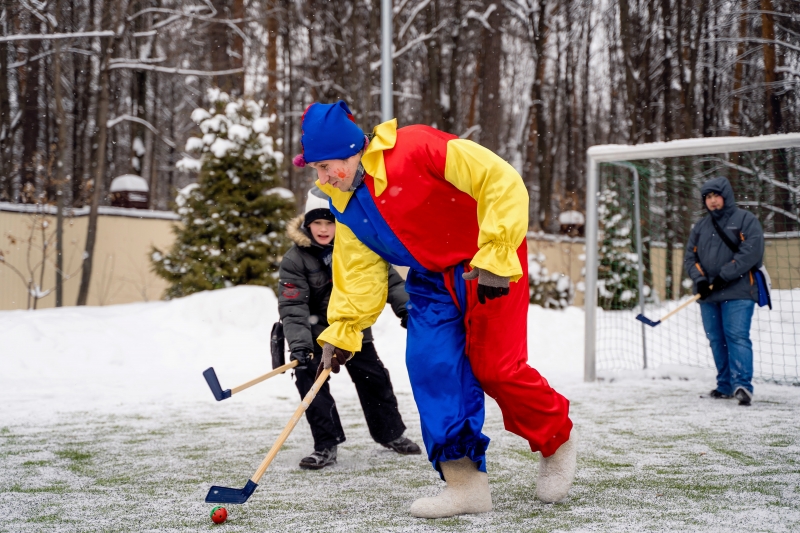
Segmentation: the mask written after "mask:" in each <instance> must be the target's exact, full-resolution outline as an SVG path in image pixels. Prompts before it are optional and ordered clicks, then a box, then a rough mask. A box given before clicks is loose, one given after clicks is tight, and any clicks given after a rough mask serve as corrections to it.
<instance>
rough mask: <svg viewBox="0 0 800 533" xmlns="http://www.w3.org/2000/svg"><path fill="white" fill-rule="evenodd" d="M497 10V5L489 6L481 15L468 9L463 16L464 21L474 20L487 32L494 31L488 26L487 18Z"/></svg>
mask: <svg viewBox="0 0 800 533" xmlns="http://www.w3.org/2000/svg"><path fill="white" fill-rule="evenodd" d="M495 9H497V5H495V4H490V5H489V7H487V8H486V11H484V12H483V15H481V14H480V13H478V12H477V11H475V10H474V9H470V10H469V11H467V14H466V15H464V18H465V19H475V20H477V21H478V22H480V23H481V25H482V26H483V27H484V28H486V29H487V30H489V31H494V28H492V26H491V25H490V24H489V16H490V15H491V14H492V13H493V12H494V10H495Z"/></svg>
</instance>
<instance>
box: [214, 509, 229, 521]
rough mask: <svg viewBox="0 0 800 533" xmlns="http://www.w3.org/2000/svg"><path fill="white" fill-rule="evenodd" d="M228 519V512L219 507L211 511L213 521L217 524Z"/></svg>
mask: <svg viewBox="0 0 800 533" xmlns="http://www.w3.org/2000/svg"><path fill="white" fill-rule="evenodd" d="M227 519H228V511H227V509H225V508H224V507H220V506H219V505H218V506H216V507H214V508H213V509H211V521H212V522H214V523H215V524H221V523H223V522H224V521H225V520H227Z"/></svg>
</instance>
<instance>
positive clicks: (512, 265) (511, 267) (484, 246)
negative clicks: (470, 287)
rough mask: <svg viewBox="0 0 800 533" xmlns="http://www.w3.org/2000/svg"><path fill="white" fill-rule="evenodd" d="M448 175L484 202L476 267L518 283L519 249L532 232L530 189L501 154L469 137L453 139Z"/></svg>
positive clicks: (475, 197)
mask: <svg viewBox="0 0 800 533" xmlns="http://www.w3.org/2000/svg"><path fill="white" fill-rule="evenodd" d="M444 177H445V179H446V180H447V181H449V182H450V183H452V184H453V185H454V186H455V187H456V188H457V189H458V190H460V191H463V192H465V193H467V194H469V195H470V196H471V197H473V198H474V199H475V201H476V202H477V203H478V228H479V230H478V231H479V233H478V248H479V251H478V253H477V254H475V256H474V257H473V258H472V261H470V266H472V267H473V268H474V267H477V268H482V269H484V270H488V271H489V272H491V273H493V274H497V275H498V276H505V277H509V278H511V281H517V280H518V279H519V278H521V277H522V266H521V265H520V264H519V258H518V257H517V248H519V245H520V243H522V241H523V240H524V239H525V234H526V233H527V231H528V191H527V189H526V188H525V184H524V183H523V182H522V178H521V177H520V175H519V174H518V173H517V171H516V170H514V167H512V166H511V165H509V164H508V163H507V162H505V161H504V160H503V159H501V158H500V157H499V156H498V155H497V154H495V153H494V152H492V151H491V150H488V149H486V148H484V147H483V146H481V145H479V144H476V143H474V142H472V141H468V140H465V139H453V140H451V141H450V142H448V143H447V163H446V165H445V169H444Z"/></svg>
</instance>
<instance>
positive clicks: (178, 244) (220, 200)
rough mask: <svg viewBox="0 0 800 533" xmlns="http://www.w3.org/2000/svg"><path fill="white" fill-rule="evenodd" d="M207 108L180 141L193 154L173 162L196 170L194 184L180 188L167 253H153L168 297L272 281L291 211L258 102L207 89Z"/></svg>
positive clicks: (196, 115)
mask: <svg viewBox="0 0 800 533" xmlns="http://www.w3.org/2000/svg"><path fill="white" fill-rule="evenodd" d="M208 99H209V100H210V101H211V104H212V106H211V109H209V110H205V109H202V108H199V109H196V110H195V111H194V112H193V113H192V120H193V121H194V122H196V123H197V124H198V125H199V126H200V131H201V132H202V136H201V137H192V138H190V139H189V140H188V141H187V143H186V150H187V151H190V152H191V151H197V152H200V159H192V158H184V159H183V160H181V161H180V162H179V163H178V167H179V168H180V169H182V170H186V171H192V170H194V171H199V172H200V174H199V177H198V180H197V183H195V184H192V185H189V186H188V187H185V188H184V189H183V190H181V191H180V192H179V194H178V197H177V198H176V200H175V210H176V212H177V213H178V215H180V217H181V223H180V224H179V225H176V226H175V227H174V232H175V235H176V241H175V244H174V245H173V246H172V249H171V250H170V251H169V253H164V252H162V251H161V250H158V249H157V248H153V250H152V256H151V259H152V262H153V266H154V270H155V272H156V273H157V274H158V275H159V276H161V277H163V278H164V279H166V280H167V281H169V282H170V283H171V285H170V287H169V288H168V289H167V291H166V294H165V297H166V298H167V299H170V298H177V297H181V296H186V295H188V294H192V293H195V292H199V291H203V290H210V289H219V288H223V287H231V286H234V285H264V286H269V287H272V288H273V289H274V288H275V287H276V285H277V276H278V266H279V264H280V260H281V256H282V254H283V253H284V252H285V250H286V249H287V247H288V246H287V243H286V241H285V236H284V226H285V223H286V219H287V218H289V217H291V216H292V215H293V214H294V210H295V204H294V195H293V194H292V193H291V191H289V190H288V189H284V188H282V187H279V186H278V185H279V183H280V179H279V177H278V167H279V165H280V164H281V161H282V159H283V154H282V153H281V152H279V151H276V150H275V149H274V143H273V140H272V137H270V136H268V135H267V132H268V130H269V126H270V123H271V122H272V121H273V120H274V115H273V117H266V116H262V114H263V112H264V110H263V104H262V103H260V102H255V101H253V100H243V99H238V100H233V101H231V100H230V98H229V96H228V95H227V94H226V93H224V92H220V91H219V90H218V89H212V90H209V92H208Z"/></svg>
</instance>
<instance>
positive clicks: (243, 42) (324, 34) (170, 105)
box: [0, 0, 800, 292]
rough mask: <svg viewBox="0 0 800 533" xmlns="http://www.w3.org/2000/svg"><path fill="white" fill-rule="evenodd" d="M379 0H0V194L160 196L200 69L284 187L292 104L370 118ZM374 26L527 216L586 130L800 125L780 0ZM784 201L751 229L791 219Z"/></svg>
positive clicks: (484, 13)
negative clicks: (514, 192)
mask: <svg viewBox="0 0 800 533" xmlns="http://www.w3.org/2000/svg"><path fill="white" fill-rule="evenodd" d="M380 4H381V3H380V1H379V0H358V1H348V0H336V1H321V0H130V1H129V0H115V1H105V2H103V1H99V0H42V1H38V0H0V10H1V11H0V201H4V202H15V203H33V204H55V203H56V201H57V198H58V195H57V191H58V189H59V187H58V184H62V185H63V191H64V193H63V200H64V203H65V205H66V206H72V207H81V206H85V205H92V204H93V205H92V213H94V214H95V215H94V216H95V220H96V206H97V205H107V204H108V203H109V190H108V189H109V184H110V182H111V180H112V179H113V178H114V177H116V176H120V175H123V174H137V175H140V176H143V177H144V178H145V179H146V180H147V181H148V183H149V186H150V196H149V200H148V201H149V207H150V208H151V209H159V210H165V209H170V208H173V207H174V201H175V198H176V193H177V191H178V190H179V189H181V188H183V187H185V186H186V185H188V184H190V183H193V182H194V181H195V180H196V179H197V174H196V173H194V172H181V171H180V170H179V168H178V167H179V165H177V163H178V162H179V161H180V160H182V159H183V158H184V157H186V156H187V153H186V149H187V140H189V139H190V138H191V137H196V136H198V135H199V134H200V130H199V128H198V124H197V123H196V122H195V121H193V120H192V112H193V111H194V110H195V109H196V108H199V107H205V108H208V107H209V106H210V105H211V104H212V103H211V102H209V101H207V98H206V95H207V94H209V93H208V89H209V88H212V87H218V88H219V89H220V90H222V91H224V92H226V93H228V94H230V95H231V97H232V98H235V97H239V96H244V97H246V98H250V99H253V100H255V101H260V102H262V103H263V105H264V109H265V113H266V114H267V116H271V115H274V120H272V121H271V122H270V124H271V125H270V128H269V135H270V136H272V137H273V138H274V139H275V149H276V150H278V151H282V152H283V154H284V155H286V156H288V157H283V158H282V159H280V161H279V168H277V179H278V180H279V181H280V183H277V184H276V185H279V186H282V187H285V188H288V189H290V190H291V191H293V192H294V193H295V198H296V199H297V201H298V202H299V203H302V202H303V200H304V198H305V195H304V193H305V190H306V189H307V188H308V186H309V185H310V183H311V176H310V175H309V174H308V171H307V170H305V171H303V170H300V169H296V168H294V167H293V166H292V165H291V158H292V156H293V155H294V154H296V153H299V152H300V151H301V147H300V144H299V135H300V128H299V123H300V117H301V115H302V113H303V111H304V109H305V108H306V106H307V105H308V104H310V103H311V102H313V101H322V102H333V101H336V100H338V99H344V100H346V101H347V102H348V104H349V105H350V108H351V109H352V110H353V112H354V115H355V117H356V120H357V121H358V123H359V124H360V125H361V127H362V128H363V129H364V130H365V131H369V130H371V129H372V127H373V126H375V125H376V124H378V123H379V122H380V121H381V117H380V49H379V46H380ZM65 34H66V35H65ZM393 38H394V47H395V51H394V110H395V115H396V116H397V118H398V121H399V123H400V125H406V124H412V123H425V124H430V125H433V126H435V127H438V128H440V129H443V130H446V131H449V132H451V133H454V134H456V135H459V136H461V137H467V138H470V139H473V140H475V141H477V142H479V143H481V144H483V145H485V146H487V147H488V148H490V149H492V150H495V151H496V152H498V153H499V154H500V155H501V156H502V157H504V158H506V159H507V160H509V161H510V162H511V163H512V164H513V165H514V166H515V167H516V168H517V169H518V170H519V171H520V173H521V175H522V176H523V179H524V180H525V182H526V184H527V185H528V188H529V191H530V195H531V219H530V220H531V229H533V230H535V231H544V232H555V231H557V230H558V227H559V226H558V215H559V213H561V212H563V211H567V210H577V211H581V212H584V211H585V203H586V199H585V197H584V193H583V191H584V184H585V161H586V157H585V151H586V149H587V148H588V147H589V146H592V145H596V144H605V143H619V144H638V143H643V142H653V141H667V140H673V139H680V138H692V137H713V136H731V135H742V136H755V135H763V134H770V133H781V132H794V131H800V114H798V112H797V110H798V109H800V105H799V104H800V101H798V100H799V95H798V91H797V87H798V84H799V83H800V2H798V0H705V1H703V0H655V1H641V0H505V1H499V0H493V1H492V0H396V1H395V2H394V36H393ZM56 80H58V81H59V83H56ZM776 179H778V180H784V182H785V183H786V184H787V186H786V187H783V188H782V189H776V190H794V189H793V187H796V185H797V184H796V183H795V181H796V177H795V176H793V174H792V173H791V172H777V173H776ZM790 180H794V181H792V182H791V183H790ZM668 192H669V191H668ZM785 196H786V195H785ZM667 198H674V202H673V203H675V204H681V203H682V205H684V208H685V205H686V204H689V202H693V201H694V200H693V199H692V198H691V197H689V196H688V195H682V194H677V195H670V194H668V195H667ZM669 201H673V200H669ZM775 201H776V202H777V203H776V205H778V204H780V205H781V206H783V207H782V209H783V212H784V213H789V215H791V213H793V212H794V213H795V214H796V211H797V206H794V207H792V206H790V205H788V204H787V202H790V201H791V200H790V199H789V196H786V197H785V198H783V197H781V198H777V197H776V199H775ZM672 207H678V208H679V209H680V208H681V205H677V206H676V205H673V206H672ZM672 207H670V206H667V208H668V210H669V209H671V208H672ZM695 207H696V206H694V204H692V209H694V208H695ZM789 215H786V216H784V215H780V216H777V217H776V218H775V221H776V222H775V223H774V225H773V226H771V227H770V228H769V229H770V230H772V231H793V230H796V229H797V226H798V219H797V218H796V216H789ZM91 216H92V215H90V222H89V228H90V229H89V232H90V233H91V231H92V229H91V228H92V221H91ZM684 218H685V220H684V221H683V222H682V223H681V224H682V225H686V224H687V223H688V222H690V217H684ZM95 224H96V222H95ZM669 224H671V222H669V221H668V222H667V228H668V233H670V234H671V235H678V236H680V234H681V233H685V231H684V232H681V231H678V230H677V229H675V228H673V229H672V230H669V228H670V226H669ZM672 224H673V225H675V224H676V223H672ZM684 229H685V228H684ZM657 240H659V239H657ZM87 248H88V245H87ZM670 249H671V248H670ZM667 261H668V264H670V265H671V264H672V263H671V262H670V261H671V256H670V257H668V258H667ZM646 266H647V265H646ZM85 270H86V269H85ZM89 270H90V269H89ZM84 276H88V274H87V273H84ZM669 292H671V291H669Z"/></svg>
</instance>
